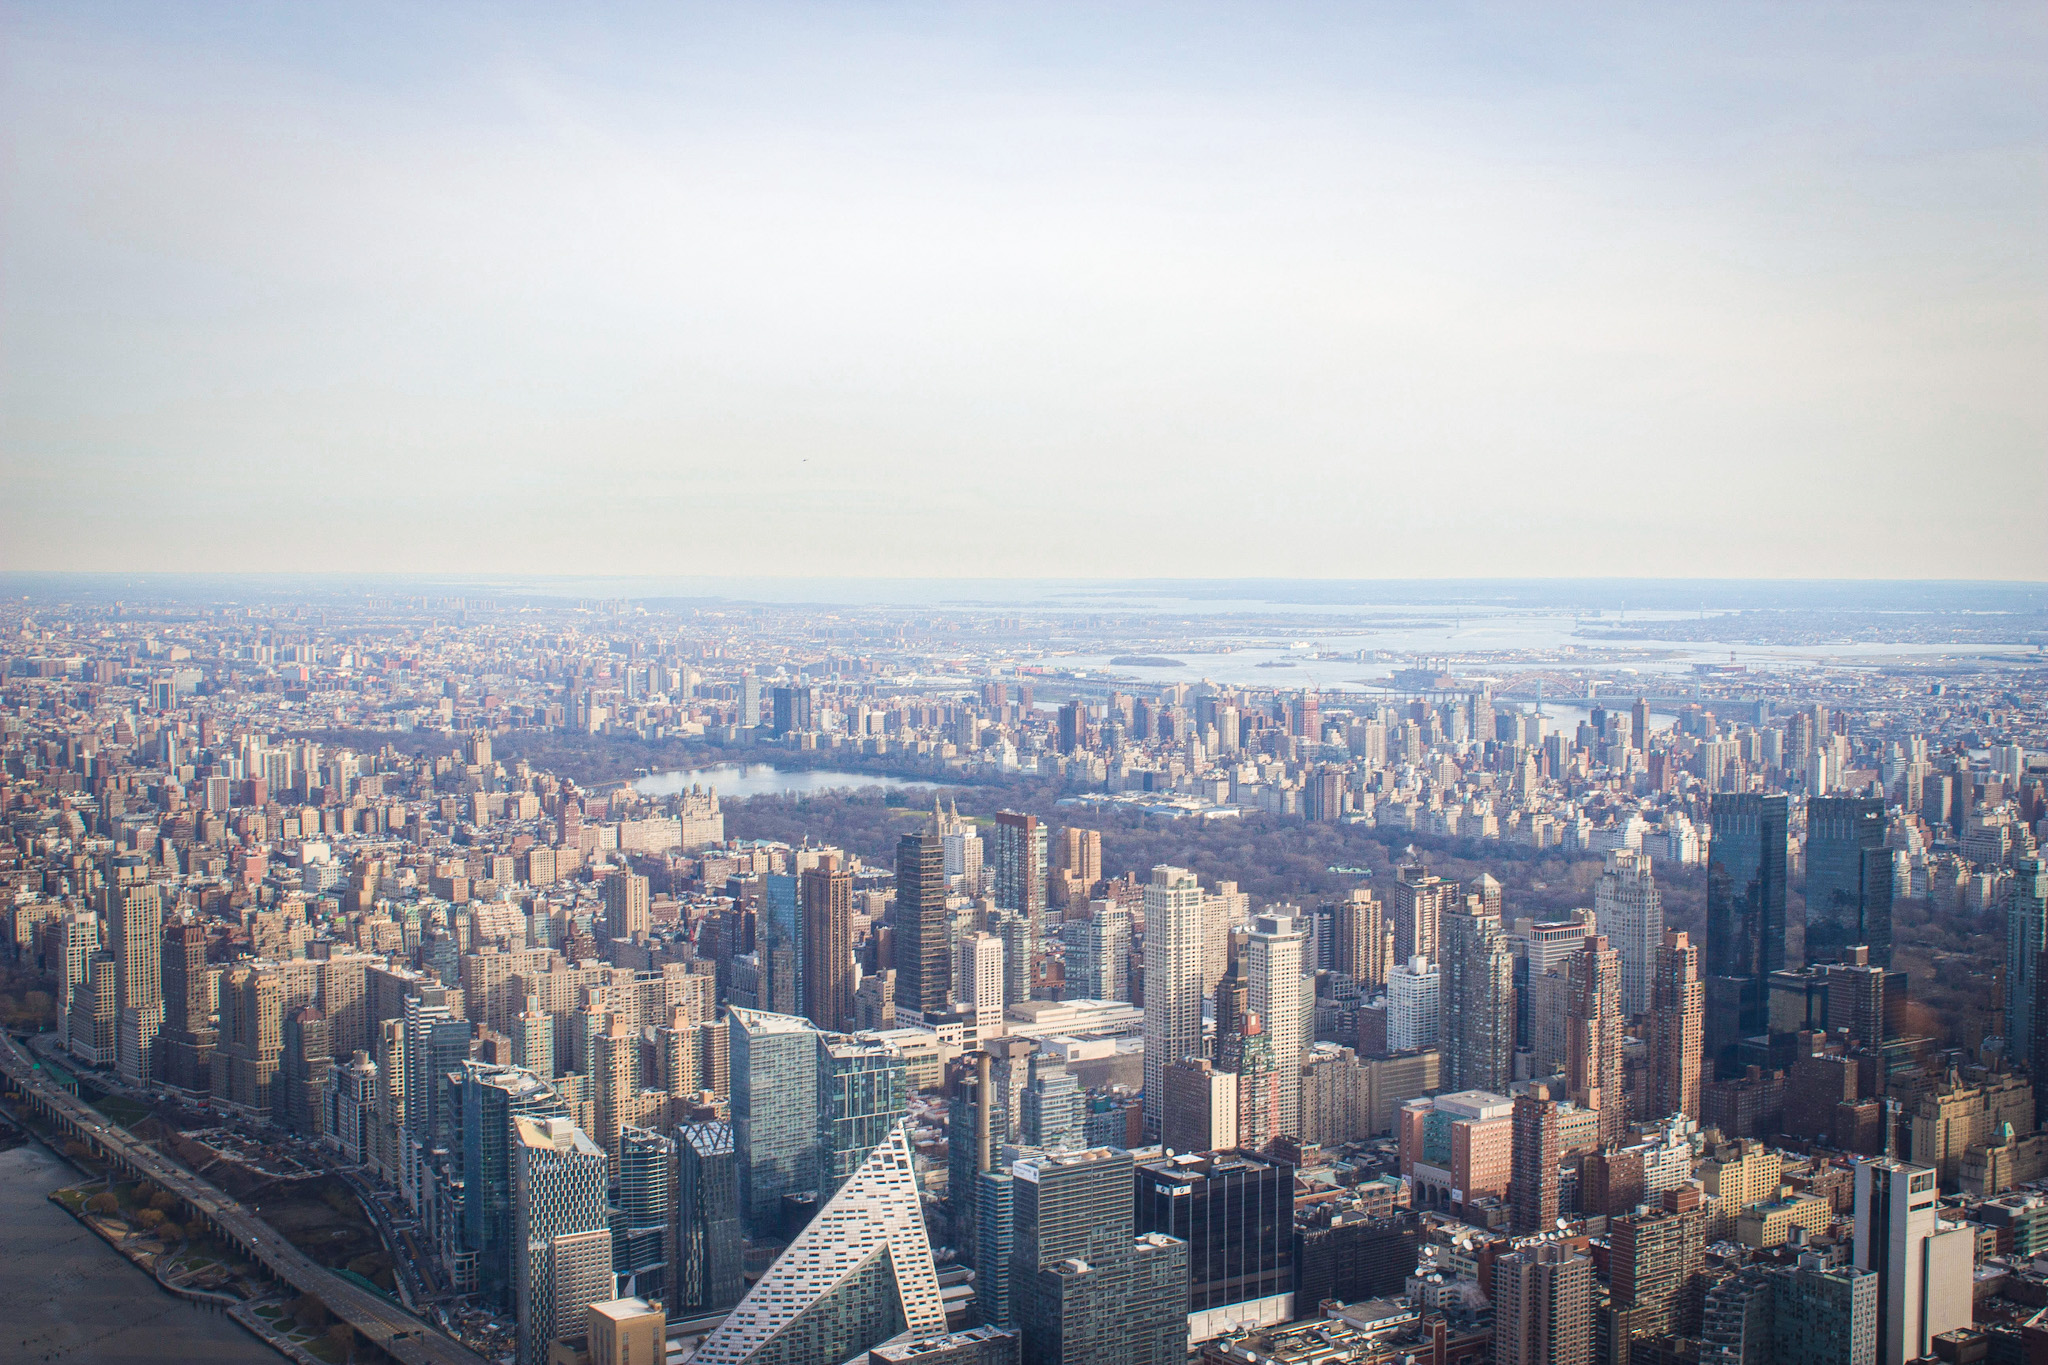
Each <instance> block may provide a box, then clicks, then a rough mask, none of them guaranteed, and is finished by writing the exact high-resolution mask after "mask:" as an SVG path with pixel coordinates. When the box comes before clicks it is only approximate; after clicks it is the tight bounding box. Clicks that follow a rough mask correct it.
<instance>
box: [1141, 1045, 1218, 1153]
mask: <svg viewBox="0 0 2048 1365" xmlns="http://www.w3.org/2000/svg"><path fill="white" fill-rule="evenodd" d="M1165 1081H1166V1104H1165V1105H1164V1106H1163V1108H1164V1113H1165V1120H1164V1125H1165V1126H1164V1127H1162V1128H1161V1129H1160V1132H1159V1142H1160V1145H1161V1146H1163V1147H1165V1148H1166V1149H1167V1150H1169V1151H1174V1152H1214V1151H1221V1150H1225V1149H1228V1148H1231V1147H1235V1146H1236V1145H1237V1073H1236V1072H1235V1071H1226V1070H1224V1069H1223V1068H1222V1067H1221V1066H1220V1065H1216V1064H1212V1063H1211V1062H1210V1061H1209V1059H1208V1058H1206V1057H1184V1058H1182V1059H1181V1060H1180V1061H1177V1062H1175V1063H1173V1065H1171V1066H1169V1067H1167V1068H1166V1076H1165Z"/></svg>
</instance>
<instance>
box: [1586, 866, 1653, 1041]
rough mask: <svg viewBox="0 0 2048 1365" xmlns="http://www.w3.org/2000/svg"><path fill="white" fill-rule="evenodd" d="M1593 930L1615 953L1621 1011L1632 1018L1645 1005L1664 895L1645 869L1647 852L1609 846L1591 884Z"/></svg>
mask: <svg viewBox="0 0 2048 1365" xmlns="http://www.w3.org/2000/svg"><path fill="white" fill-rule="evenodd" d="M1593 914H1594V917H1595V919H1596V920H1597V921H1598V926H1599V927H1598V928H1597V929H1596V930H1595V932H1596V933H1600V934H1605V935H1606V936H1607V941H1608V942H1609V943H1611V944H1613V945H1614V950H1615V952H1617V953H1619V954H1620V955H1621V1013H1622V1017H1623V1018H1627V1019H1633V1018H1634V1017H1635V1016H1637V1015H1639V1014H1647V1013H1649V1010H1650V983H1651V981H1652V979H1653V978H1654V977H1655V976H1656V972H1657V949H1658V947H1659V946H1661V945H1662V944H1663V942H1664V898H1663V896H1662V895H1661V894H1660V893H1659V892H1658V890H1657V879H1656V877H1654V876H1653V875H1652V874H1651V872H1650V855H1649V854H1647V853H1637V852H1632V851H1630V850H1628V849H1619V848H1618V849H1614V850H1611V851H1610V852H1609V853H1608V855H1607V870H1606V872H1604V873H1603V874H1602V875H1601V877H1600V883H1599V885H1598V886H1597V887H1595V888H1594V890H1593Z"/></svg>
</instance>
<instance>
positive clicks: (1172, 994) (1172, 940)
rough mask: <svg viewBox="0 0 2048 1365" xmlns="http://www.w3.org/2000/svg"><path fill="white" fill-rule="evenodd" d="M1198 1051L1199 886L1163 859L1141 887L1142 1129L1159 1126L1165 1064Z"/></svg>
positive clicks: (1191, 876)
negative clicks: (1142, 988)
mask: <svg viewBox="0 0 2048 1365" xmlns="http://www.w3.org/2000/svg"><path fill="white" fill-rule="evenodd" d="M1201 1055H1202V888H1201V884H1200V883H1199V882H1197V881H1196V880H1195V874H1194V873H1192V872H1190V871H1188V870H1187V869H1186V868H1182V867H1167V866H1165V865H1164V864H1162V865H1160V866H1158V867H1155V868H1153V869H1152V880H1151V882H1150V883H1148V884H1147V885H1146V887H1145V1131H1146V1132H1147V1133H1155V1134H1156V1133H1157V1132H1158V1131H1159V1123H1160V1116H1161V1112H1162V1109H1163V1106H1164V1104H1165V1100H1166V1082H1165V1075H1166V1068H1167V1067H1169V1066H1171V1065H1172V1064H1173V1063H1175V1062H1177V1061H1179V1060H1180V1059H1181V1058H1183V1057H1199V1056H1201Z"/></svg>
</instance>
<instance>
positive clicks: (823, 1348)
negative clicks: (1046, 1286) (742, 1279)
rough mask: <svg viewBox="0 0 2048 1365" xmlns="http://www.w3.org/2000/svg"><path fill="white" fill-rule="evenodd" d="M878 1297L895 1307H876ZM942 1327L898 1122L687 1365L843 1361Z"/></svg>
mask: <svg viewBox="0 0 2048 1365" xmlns="http://www.w3.org/2000/svg"><path fill="white" fill-rule="evenodd" d="M883 1295H887V1296H891V1297H893V1298H894V1300H895V1302H894V1303H893V1304H888V1303H887V1300H886V1299H881V1301H880V1303H879V1304H878V1299H879V1298H880V1296H883ZM882 1305H886V1311H884V1309H883V1307H882ZM945 1326H946V1307H945V1303H944V1301H943V1299H942V1298H941V1296H940V1292H939V1277H938V1272H937V1271H936V1269H935V1268H934V1267H933V1265H932V1248H931V1243H930V1241H928V1240H927V1239H926V1237H925V1231H924V1206H923V1203H922V1200H921V1198H920V1195H919V1192H918V1183H917V1171H916V1168H915V1166H914V1164H913V1162H912V1159H911V1151H910V1136H909V1130H908V1128H907V1126H906V1125H904V1124H901V1123H899V1124H897V1125H896V1127H895V1128H894V1129H893V1130H891V1132H890V1134H889V1136H888V1138H887V1139H885V1140H884V1141H882V1142H881V1143H879V1144H877V1145H876V1147H875V1149H874V1150H873V1151H872V1152H870V1153H868V1158H867V1160H866V1161H864V1162H862V1163H861V1167H860V1169H859V1170H858V1171H856V1172H854V1175H853V1178H852V1179H851V1180H848V1181H847V1182H846V1184H845V1185H843V1186H841V1187H840V1189H839V1192H838V1193H837V1194H835V1195H833V1196H832V1197H831V1199H829V1200H827V1201H826V1203H825V1207H823V1208H821V1209H819V1210H818V1212H817V1215H816V1216H815V1217H813V1218H812V1219H811V1221H810V1222H809V1223H807V1224H805V1225H804V1230H803V1231H802V1232H800V1233H798V1234H797V1237H796V1240H795V1241H793V1242H791V1243H790V1244H789V1248H788V1250H786V1251H784V1252H783V1253H782V1255H780V1256H778V1257H776V1258H775V1264H774V1265H772V1266H770V1267H769V1268H768V1273H767V1274H765V1275H763V1276H762V1277H761V1279H760V1282H759V1283H757V1284H756V1285H755V1286H754V1287H753V1288H752V1289H750V1290H748V1291H747V1296H746V1297H745V1298H744V1299H741V1300H740V1304H739V1307H737V1308H735V1309H733V1310H732V1312H731V1313H730V1314H729V1315H727V1317H726V1319H725V1321H724V1322H722V1323H720V1324H719V1325H718V1327H717V1329H716V1330H714V1331H713V1332H712V1333H711V1335H710V1336H708V1337H706V1338H705V1339H704V1344H703V1345H702V1346H700V1347H698V1348H697V1354H696V1355H694V1356H692V1357H691V1360H692V1361H693V1362H694V1365H749V1363H750V1362H761V1361H769V1360H774V1361H796V1360H820V1361H832V1360H847V1359H851V1358H855V1357H859V1356H863V1355H865V1354H866V1353H867V1351H868V1349H869V1348H870V1347H873V1346H877V1345H880V1344H881V1342H882V1341H883V1340H884V1339H886V1338H888V1337H892V1336H894V1335H896V1334H897V1333H898V1332H899V1331H908V1332H909V1333H910V1334H912V1335H915V1336H923V1335H926V1334H929V1333H934V1332H941V1331H944V1330H945Z"/></svg>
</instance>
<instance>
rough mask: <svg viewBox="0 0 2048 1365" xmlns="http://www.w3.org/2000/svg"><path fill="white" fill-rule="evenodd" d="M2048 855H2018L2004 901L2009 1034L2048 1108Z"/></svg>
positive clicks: (2008, 1041) (2009, 1043) (2039, 1100)
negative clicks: (2045, 1006) (2047, 965)
mask: <svg viewBox="0 0 2048 1365" xmlns="http://www.w3.org/2000/svg"><path fill="white" fill-rule="evenodd" d="M2044 953H2048V859H2043V858H2042V857H2040V856H2039V855H2038V854H2037V855H2035V856H2034V857H2031V858H2019V859H2015V860H2014V863H2013V875H2012V885H2011V886H2010V887H2008V888H2007V889H2006V901H2005V1038H2006V1045H2007V1047H2008V1048H2009V1049H2010V1050H2011V1051H2012V1052H2013V1053H2014V1054H2015V1055H2025V1056H2027V1057H2028V1058H2029V1060H2030V1062H2031V1063H2032V1065H2033V1067H2034V1076H2035V1099H2036V1101H2037V1103H2038V1105H2039V1106H2042V1107H2044V1112H2048V1048H2043V1047H2041V1046H2040V1045H2039V1044H2040V1043H2048V1018H2044V1017H2042V1014H2041V1001H2042V998H2043V996H2044V994H2048V975H2044V974H2043V971H2042V966H2043V963H2044V962H2048V958H2044V957H2043V956H2042V955H2043V954H2044ZM2037 1040H2038V1042H2037Z"/></svg>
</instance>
